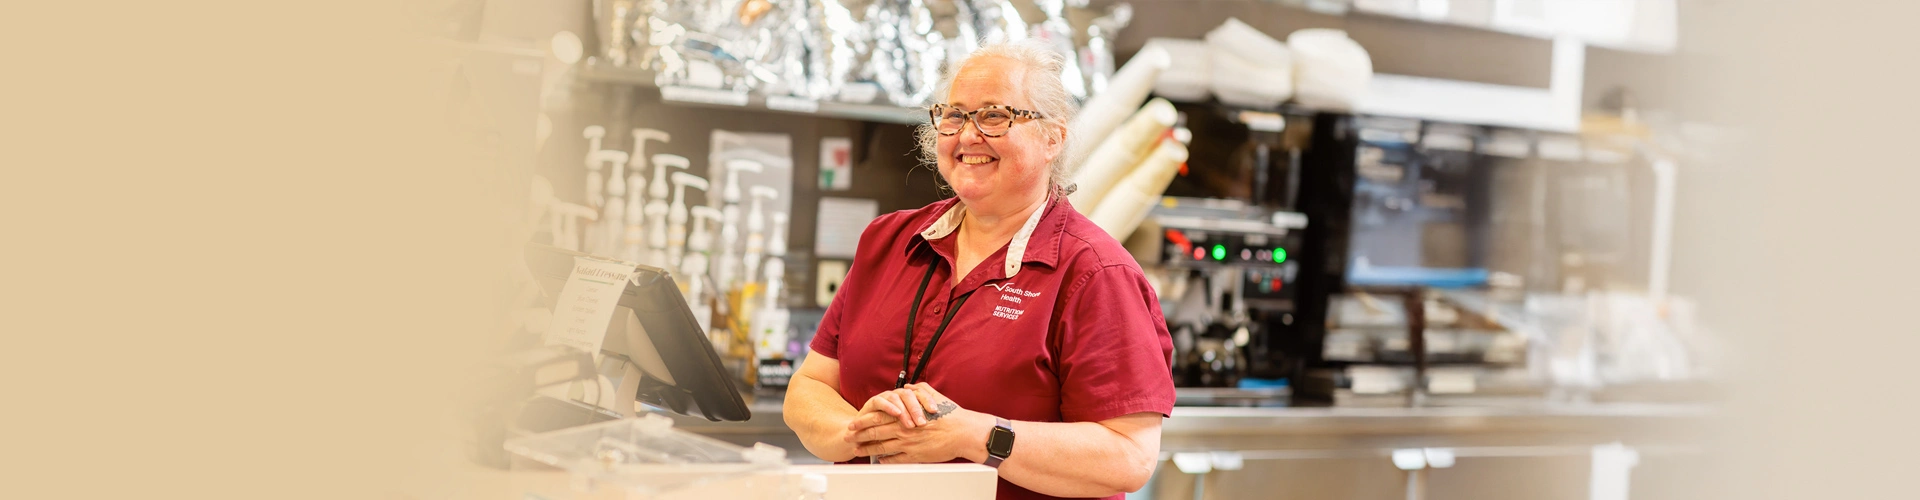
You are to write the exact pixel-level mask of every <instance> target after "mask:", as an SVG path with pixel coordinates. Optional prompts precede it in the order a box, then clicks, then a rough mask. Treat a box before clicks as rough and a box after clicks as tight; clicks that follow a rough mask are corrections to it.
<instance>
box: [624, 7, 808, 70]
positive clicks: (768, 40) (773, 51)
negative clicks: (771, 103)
mask: <svg viewBox="0 0 1920 500" xmlns="http://www.w3.org/2000/svg"><path fill="white" fill-rule="evenodd" d="M792 1H795V2H797V1H798V0H792ZM663 7H664V8H658V9H656V10H655V13H654V15H653V16H652V17H651V18H650V19H649V20H648V21H649V23H650V28H651V33H650V35H649V37H648V40H649V42H650V43H651V45H653V47H654V50H656V51H658V53H659V55H658V62H657V63H656V64H654V65H653V69H654V71H655V72H656V73H655V76H654V82H655V83H656V84H658V85H661V86H691V87H702V88H713V89H725V90H732V91H739V92H745V91H749V90H752V89H754V88H756V87H764V86H766V85H768V84H769V83H771V82H778V83H780V84H781V85H782V86H785V85H787V83H788V82H789V81H790V80H788V78H789V75H788V74H789V73H791V72H792V68H789V67H786V65H784V64H782V63H780V62H779V60H780V59H782V58H788V57H789V56H790V54H793V53H796V52H795V50H794V49H793V47H791V46H790V45H792V44H789V43H788V40H789V39H790V38H793V36H792V35H791V34H790V33H788V31H789V30H791V29H792V27H791V26H788V24H789V23H785V22H777V21H779V20H781V19H782V18H783V17H782V16H783V11H782V7H783V6H782V4H781V3H777V2H776V1H775V0H663ZM769 19H772V20H774V21H769ZM802 50H803V49H802ZM802 72H804V70H803V71H802ZM801 78H804V77H801ZM780 90H785V89H780Z"/></svg>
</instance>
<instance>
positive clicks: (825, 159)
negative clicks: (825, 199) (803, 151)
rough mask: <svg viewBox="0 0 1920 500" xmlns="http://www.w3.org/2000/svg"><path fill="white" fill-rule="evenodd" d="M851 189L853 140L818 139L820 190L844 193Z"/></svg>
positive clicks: (842, 138)
mask: <svg viewBox="0 0 1920 500" xmlns="http://www.w3.org/2000/svg"><path fill="white" fill-rule="evenodd" d="M851 187H853V140H852V139H848V138H845V137H827V138H822V139H820V189H821V190H823V191H846V190H847V189H848V188H851Z"/></svg>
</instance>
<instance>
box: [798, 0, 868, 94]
mask: <svg viewBox="0 0 1920 500" xmlns="http://www.w3.org/2000/svg"><path fill="white" fill-rule="evenodd" d="M869 3H870V2H868V1H867V0H810V2H809V4H808V6H809V7H810V8H809V9H807V17H808V19H809V20H810V21H811V22H810V23H809V24H810V25H811V26H813V27H814V31H813V33H812V35H813V37H812V39H813V40H812V42H811V43H809V44H808V53H807V61H808V62H809V66H810V67H809V68H808V69H807V70H808V73H807V87H808V92H809V93H811V94H814V95H817V96H821V97H826V96H833V95H837V94H839V93H840V91H841V89H842V87H845V86H846V84H847V82H849V81H852V79H853V76H854V72H855V70H856V69H857V68H858V67H859V65H860V64H861V63H862V62H863V61H865V59H866V53H867V52H868V51H869V48H868V46H869V42H870V41H871V40H872V38H873V37H872V35H871V34H870V33H871V30H869V29H867V26H866V25H865V24H862V23H861V22H860V19H858V18H856V17H855V15H854V12H855V11H854V9H860V13H861V17H864V16H865V7H866V6H867V5H868V4H869Z"/></svg>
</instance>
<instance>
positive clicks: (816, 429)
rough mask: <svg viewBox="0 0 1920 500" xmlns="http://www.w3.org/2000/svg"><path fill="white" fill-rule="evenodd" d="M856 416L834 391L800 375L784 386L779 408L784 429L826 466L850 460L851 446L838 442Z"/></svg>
mask: <svg viewBox="0 0 1920 500" xmlns="http://www.w3.org/2000/svg"><path fill="white" fill-rule="evenodd" d="M857 413H858V412H856V411H855V410H854V408H853V405H850V404H847V401H846V400H845V399H842V398H841V397H840V393H839V392H838V391H835V390H834V389H833V388H832V387H828V386H827V384H826V383H824V382H821V381H819V380H815V379H813V378H810V377H807V376H805V375H804V374H796V376H795V377H793V380H792V381H791V382H790V383H789V384H788V385H787V399H786V402H784V403H782V404H781V414H782V416H783V418H785V420H786V422H787V427H788V428H791V429H793V431H794V433H795V434H798V435H799V436H800V443H801V444H803V445H805V446H806V447H807V451H808V452H811V453H813V455H814V456H816V457H820V459H821V460H827V461H830V462H845V461H847V460H852V459H853V457H854V453H853V450H854V444H853V443H848V442H846V440H845V439H842V438H843V437H844V436H845V435H846V433H847V422H849V421H851V420H853V417H854V415H856V414H857Z"/></svg>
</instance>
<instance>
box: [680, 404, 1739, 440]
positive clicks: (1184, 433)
mask: <svg viewBox="0 0 1920 500" xmlns="http://www.w3.org/2000/svg"><path fill="white" fill-rule="evenodd" d="M749 408H751V410H753V417H751V419H747V421H739V423H716V421H705V419H695V417H676V425H682V427H684V429H693V431H697V433H708V435H791V433H793V431H789V429H787V425H785V421H783V419H781V413H780V398H778V396H774V398H768V396H760V398H756V400H753V402H751V404H749ZM1713 415H1715V412H1713V408H1711V406H1705V404H1630V402H1596V404H1553V402H1544V400H1519V402H1513V400H1507V402H1501V400H1486V402H1475V400H1459V402H1450V404H1444V406H1427V408H1196V406H1179V408H1173V415H1171V417H1167V419H1165V423H1164V427H1162V429H1164V431H1162V435H1164V437H1256V435H1267V437H1284V435H1484V433H1503V435H1511V433H1582V435H1584V433H1609V431H1634V429H1642V431H1659V429H1667V427H1676V425H1680V427H1692V425H1701V423H1705V421H1709V419H1711V417H1713Z"/></svg>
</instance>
